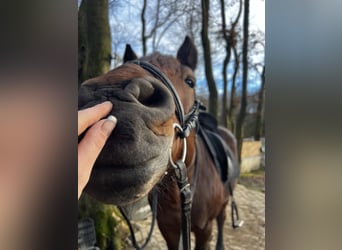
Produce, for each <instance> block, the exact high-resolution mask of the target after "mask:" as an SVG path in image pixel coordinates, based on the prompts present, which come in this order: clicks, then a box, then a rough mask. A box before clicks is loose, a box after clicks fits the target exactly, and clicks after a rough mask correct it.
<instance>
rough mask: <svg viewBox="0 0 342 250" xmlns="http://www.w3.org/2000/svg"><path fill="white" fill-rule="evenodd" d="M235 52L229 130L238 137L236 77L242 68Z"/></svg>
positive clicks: (234, 50)
mask: <svg viewBox="0 0 342 250" xmlns="http://www.w3.org/2000/svg"><path fill="white" fill-rule="evenodd" d="M233 52H234V73H233V78H232V88H231V92H230V105H229V111H228V117H229V118H228V119H229V128H230V130H231V131H232V132H233V133H234V134H235V135H236V122H235V120H236V117H235V110H236V101H235V96H236V77H237V74H238V72H239V68H240V57H239V54H238V53H237V50H236V47H233Z"/></svg>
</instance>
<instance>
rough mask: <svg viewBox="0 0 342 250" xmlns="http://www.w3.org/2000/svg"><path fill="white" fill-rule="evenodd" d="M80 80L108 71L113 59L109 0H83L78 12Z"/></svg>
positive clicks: (80, 81)
mask: <svg viewBox="0 0 342 250" xmlns="http://www.w3.org/2000/svg"><path fill="white" fill-rule="evenodd" d="M78 21H79V25H78V52H79V56H78V60H79V64H78V65H79V67H78V77H79V78H78V82H79V84H80V83H82V82H83V81H85V80H87V79H89V78H92V77H95V76H98V75H100V74H103V73H105V72H107V71H108V70H109V68H110V61H111V58H112V57H111V36H110V28H109V18H108V0H100V1H96V0H83V1H82V3H81V6H80V8H79V12H78Z"/></svg>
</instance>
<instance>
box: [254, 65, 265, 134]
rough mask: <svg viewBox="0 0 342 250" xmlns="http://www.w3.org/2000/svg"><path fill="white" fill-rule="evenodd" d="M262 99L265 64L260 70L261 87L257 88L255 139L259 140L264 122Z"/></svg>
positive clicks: (263, 97)
mask: <svg viewBox="0 0 342 250" xmlns="http://www.w3.org/2000/svg"><path fill="white" fill-rule="evenodd" d="M264 100H265V66H263V68H262V72H261V87H260V90H259V102H258V107H257V114H256V115H257V116H256V122H255V123H256V124H255V135H254V139H255V140H260V137H261V135H262V129H263V123H264Z"/></svg>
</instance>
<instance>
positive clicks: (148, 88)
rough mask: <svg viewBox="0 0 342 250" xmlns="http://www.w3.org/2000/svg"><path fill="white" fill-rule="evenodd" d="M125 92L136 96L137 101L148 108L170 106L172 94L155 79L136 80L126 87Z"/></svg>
mask: <svg viewBox="0 0 342 250" xmlns="http://www.w3.org/2000/svg"><path fill="white" fill-rule="evenodd" d="M125 92H126V93H129V94H130V95H132V96H134V97H135V99H136V100H137V101H138V102H140V103H141V104H143V105H144V106H147V107H161V106H164V105H168V103H169V101H170V98H171V96H170V94H169V93H168V90H167V89H166V88H165V87H164V86H162V85H161V84H160V83H159V82H158V81H157V80H156V79H154V78H149V77H148V78H146V79H145V78H139V79H134V80H133V81H132V82H130V83H129V84H128V85H127V86H126V87H125Z"/></svg>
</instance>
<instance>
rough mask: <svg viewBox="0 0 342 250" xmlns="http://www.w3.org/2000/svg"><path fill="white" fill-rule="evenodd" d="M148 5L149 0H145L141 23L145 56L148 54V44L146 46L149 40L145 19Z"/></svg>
mask: <svg viewBox="0 0 342 250" xmlns="http://www.w3.org/2000/svg"><path fill="white" fill-rule="evenodd" d="M146 7H147V0H144V4H143V8H142V11H141V16H140V18H141V25H142V29H141V41H142V47H143V56H146V53H147V46H146V41H147V37H146V20H145V12H146Z"/></svg>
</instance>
